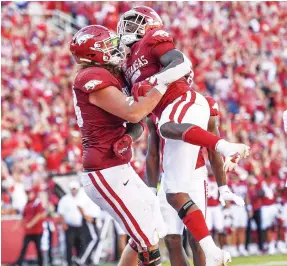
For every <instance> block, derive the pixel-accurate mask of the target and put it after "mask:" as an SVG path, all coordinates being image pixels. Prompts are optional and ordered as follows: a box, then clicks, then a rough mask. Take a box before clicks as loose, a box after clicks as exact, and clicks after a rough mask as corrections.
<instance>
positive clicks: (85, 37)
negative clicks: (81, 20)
mask: <svg viewBox="0 0 287 266" xmlns="http://www.w3.org/2000/svg"><path fill="white" fill-rule="evenodd" d="M93 37H94V35H92V34H85V35H83V36H80V37H79V38H77V39H76V43H77V44H78V45H81V44H82V43H85V42H86V41H87V40H89V39H92V38H93Z"/></svg>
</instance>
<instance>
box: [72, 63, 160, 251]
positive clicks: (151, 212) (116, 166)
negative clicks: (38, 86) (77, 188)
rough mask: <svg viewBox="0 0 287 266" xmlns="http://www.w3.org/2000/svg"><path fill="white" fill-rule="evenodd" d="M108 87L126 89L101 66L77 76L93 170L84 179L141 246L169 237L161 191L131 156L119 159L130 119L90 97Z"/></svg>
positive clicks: (88, 164)
mask: <svg viewBox="0 0 287 266" xmlns="http://www.w3.org/2000/svg"><path fill="white" fill-rule="evenodd" d="M108 86H114V87H116V88H118V89H119V90H121V91H123V92H125V88H124V83H123V82H122V81H121V79H120V78H116V77H115V76H113V75H112V74H111V73H110V72H109V71H107V70H105V69H103V68H99V67H90V68H86V69H83V70H80V71H79V73H78V74H77V76H76V78H75V81H74V86H73V94H74V104H75V112H76V116H77V121H78V125H79V127H80V129H81V132H82V142H83V149H84V153H83V166H84V169H85V170H86V171H87V172H84V173H83V174H82V176H81V182H82V185H83V186H84V189H85V192H86V193H87V195H88V196H89V198H90V199H92V200H93V201H94V202H95V203H96V204H97V205H98V206H99V207H101V208H102V209H103V210H105V211H107V212H108V213H109V214H110V215H111V216H112V217H113V218H114V219H115V220H116V221H117V222H118V223H119V224H120V226H121V227H122V228H123V229H124V230H125V232H126V234H128V235H130V236H131V237H132V238H133V239H134V241H135V242H136V243H137V244H138V245H141V246H142V247H149V246H151V245H155V244H157V243H158V240H159V237H163V236H164V234H165V231H164V230H165V226H164V223H163V220H162V217H161V214H160V208H159V204H158V202H157V199H156V197H155V195H154V194H153V193H152V192H151V191H150V189H149V188H148V187H147V186H146V185H145V184H144V183H143V181H142V180H141V179H140V178H139V176H138V175H137V174H136V172H135V171H134V170H133V168H132V167H131V166H130V165H129V164H128V160H127V159H126V160H121V159H118V158H117V157H116V156H115V154H114V153H113V149H112V146H113V143H114V142H116V141H117V140H118V139H120V138H121V137H122V136H123V134H124V133H125V127H124V123H125V121H124V120H122V119H121V118H119V117H117V116H114V115H112V114H110V113H108V112H106V111H104V110H103V109H101V108H99V107H97V106H95V105H93V104H91V103H90V102H89V98H88V97H89V93H91V92H93V91H95V90H100V89H103V88H106V87H108ZM111 104H112V103H111Z"/></svg>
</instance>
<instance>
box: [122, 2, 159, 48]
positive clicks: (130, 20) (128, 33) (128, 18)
mask: <svg viewBox="0 0 287 266" xmlns="http://www.w3.org/2000/svg"><path fill="white" fill-rule="evenodd" d="M162 26H163V23H162V20H161V18H160V16H159V15H158V14H157V13H156V12H155V11H154V10H153V9H152V8H150V7H147V6H139V7H134V8H132V9H131V10H129V11H127V12H125V13H124V14H123V15H122V16H121V18H120V21H119V23H118V27H117V31H118V35H119V36H120V38H121V41H122V42H123V43H124V44H125V45H130V44H132V43H134V42H137V41H139V40H140V39H141V38H142V37H143V36H144V35H145V34H146V32H147V31H148V30H150V29H153V28H156V27H162Z"/></svg>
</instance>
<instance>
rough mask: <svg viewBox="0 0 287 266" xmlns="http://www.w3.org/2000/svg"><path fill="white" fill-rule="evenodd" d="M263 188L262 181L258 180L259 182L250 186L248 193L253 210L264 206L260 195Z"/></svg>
mask: <svg viewBox="0 0 287 266" xmlns="http://www.w3.org/2000/svg"><path fill="white" fill-rule="evenodd" d="M261 189H262V184H261V182H260V181H258V183H257V184H255V185H253V184H251V185H249V186H248V191H247V193H248V196H249V199H250V204H251V206H252V209H253V211H256V210H258V209H260V208H261V206H262V198H261V197H260V195H259V193H260V191H261Z"/></svg>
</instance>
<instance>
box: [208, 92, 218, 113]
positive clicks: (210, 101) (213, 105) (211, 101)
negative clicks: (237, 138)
mask: <svg viewBox="0 0 287 266" xmlns="http://www.w3.org/2000/svg"><path fill="white" fill-rule="evenodd" d="M205 99H206V100H207V102H208V105H209V109H210V116H218V115H219V107H218V103H217V102H216V101H215V100H214V99H213V98H211V97H209V96H206V97H205Z"/></svg>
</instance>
